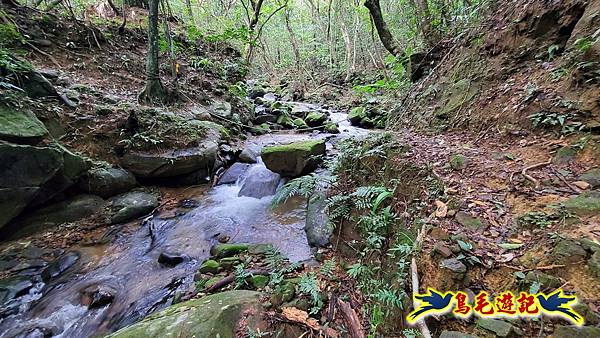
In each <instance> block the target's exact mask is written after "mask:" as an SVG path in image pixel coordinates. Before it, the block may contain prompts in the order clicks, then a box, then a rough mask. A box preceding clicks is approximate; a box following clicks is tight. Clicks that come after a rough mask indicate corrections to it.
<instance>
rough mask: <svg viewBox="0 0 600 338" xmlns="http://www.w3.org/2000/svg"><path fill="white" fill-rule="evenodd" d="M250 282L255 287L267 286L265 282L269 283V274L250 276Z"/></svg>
mask: <svg viewBox="0 0 600 338" xmlns="http://www.w3.org/2000/svg"><path fill="white" fill-rule="evenodd" d="M250 282H251V283H252V286H254V287H255V288H257V289H262V288H264V287H265V286H267V284H269V276H263V275H256V276H252V277H251V278H250Z"/></svg>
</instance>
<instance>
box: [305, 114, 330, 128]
mask: <svg viewBox="0 0 600 338" xmlns="http://www.w3.org/2000/svg"><path fill="white" fill-rule="evenodd" d="M304 121H306V124H308V125H309V126H310V127H319V126H322V125H323V124H324V123H325V121H327V115H326V114H324V113H319V112H311V113H308V115H306V118H305V119H304Z"/></svg>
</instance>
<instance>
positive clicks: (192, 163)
mask: <svg viewBox="0 0 600 338" xmlns="http://www.w3.org/2000/svg"><path fill="white" fill-rule="evenodd" d="M218 149H219V147H218V143H217V142H214V141H207V142H204V143H203V144H202V145H201V146H199V147H194V148H187V149H178V150H169V151H163V152H130V153H127V154H125V155H124V156H123V157H122V158H121V165H122V166H123V167H125V168H126V169H128V170H130V171H131V172H132V173H133V174H134V175H135V176H137V177H143V178H164V177H173V176H180V175H185V174H189V173H192V172H195V171H198V170H200V169H204V168H212V167H213V165H214V163H215V161H216V159H217V152H218Z"/></svg>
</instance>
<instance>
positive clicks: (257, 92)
mask: <svg viewBox="0 0 600 338" xmlns="http://www.w3.org/2000/svg"><path fill="white" fill-rule="evenodd" d="M266 93H267V92H266V91H265V90H264V89H263V88H261V87H255V88H252V89H250V91H248V98H249V99H250V100H254V99H256V98H259V97H263V96H265V94H266Z"/></svg>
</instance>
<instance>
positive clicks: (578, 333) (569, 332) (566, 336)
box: [551, 325, 600, 338]
mask: <svg viewBox="0 0 600 338" xmlns="http://www.w3.org/2000/svg"><path fill="white" fill-rule="evenodd" d="M551 337H552V338H573V337H577V338H597V337H600V328H597V327H592V326H581V327H580V326H562V325H560V326H558V327H557V328H556V329H555V330H554V333H552V336H551Z"/></svg>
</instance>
